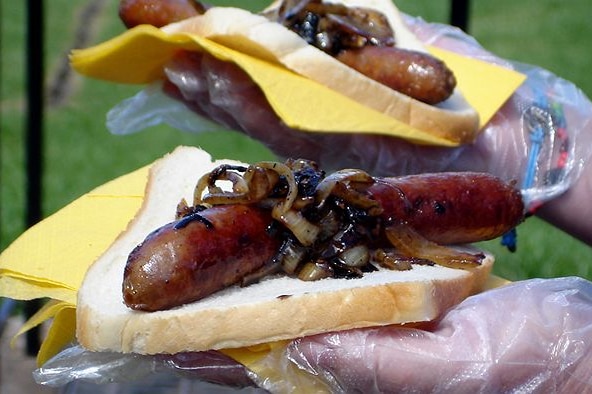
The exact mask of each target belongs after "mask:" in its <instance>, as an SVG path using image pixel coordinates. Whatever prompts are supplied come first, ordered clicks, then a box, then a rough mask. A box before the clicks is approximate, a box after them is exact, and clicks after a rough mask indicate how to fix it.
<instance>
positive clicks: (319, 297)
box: [76, 147, 493, 354]
mask: <svg viewBox="0 0 592 394" xmlns="http://www.w3.org/2000/svg"><path fill="white" fill-rule="evenodd" d="M224 162H226V163H233V164H237V163H236V162H232V161H224ZM221 163H222V161H217V162H212V160H211V157H210V155H209V154H207V153H206V152H204V151H202V150H200V149H198V148H190V147H179V148H177V149H176V150H175V151H174V152H172V153H170V154H168V155H167V156H165V157H164V158H162V159H160V160H158V161H157V162H156V163H155V164H154V165H153V166H152V167H151V169H150V175H149V179H148V182H147V187H146V194H145V199H144V203H143V206H142V208H141V209H140V211H139V212H138V214H137V215H136V217H135V218H134V219H133V220H132V221H131V222H130V224H129V226H128V228H127V230H126V231H124V232H123V233H122V234H121V235H120V236H119V237H118V238H117V239H116V241H115V242H114V243H113V244H112V246H111V247H110V248H109V249H108V250H106V251H105V253H104V254H103V255H102V256H100V257H99V259H98V260H97V261H96V262H95V263H94V264H93V265H92V266H91V267H90V268H89V270H88V272H87V274H86V276H85V278H84V281H83V283H82V285H81V288H80V290H79V293H78V304H77V327H76V329H77V338H78V341H79V342H80V344H81V345H82V346H83V347H85V348H87V349H89V350H93V351H115V352H126V353H127V352H133V353H140V354H157V353H178V352H182V351H201V350H209V349H225V348H237V347H244V346H250V345H256V344H260V343H266V342H272V341H277V340H285V339H292V338H297V337H301V336H306V335H312V334H317V333H323V332H329V331H337V330H345V329H351V328H358V327H368V326H382V325H388V324H404V323H412V322H422V321H429V320H433V319H435V318H437V317H438V316H440V315H441V314H442V313H443V312H444V311H445V310H447V309H448V308H450V307H452V306H454V305H456V304H457V303H459V302H460V301H462V300H463V299H464V298H466V297H467V296H469V295H470V294H473V293H475V292H478V291H480V290H481V289H482V288H483V286H484V284H485V282H486V281H487V278H488V276H489V273H490V270H491V267H492V264H493V256H491V255H486V258H485V260H484V262H483V264H482V265H481V266H479V267H478V268H476V269H472V270H468V271H465V270H456V269H450V268H444V267H440V266H432V267H430V266H414V267H413V269H411V270H409V271H391V270H379V271H376V272H372V273H367V274H365V275H364V277H363V278H360V279H323V280H319V281H314V282H305V281H301V280H298V279H293V278H289V277H271V278H269V279H266V280H263V281H262V282H260V283H256V284H253V285H250V286H247V287H243V288H240V287H231V288H228V289H226V290H223V291H221V292H219V293H216V294H214V295H212V296H210V297H207V298H205V299H203V300H201V301H198V302H194V303H191V304H187V305H184V306H181V307H177V308H174V309H170V310H166V311H159V312H140V311H133V310H131V309H129V308H127V307H126V306H125V305H124V303H123V297H122V280H123V270H124V266H125V263H126V259H127V256H128V254H129V252H130V251H131V250H132V249H133V248H134V247H135V246H136V245H137V244H139V243H140V242H141V241H142V240H143V239H144V238H145V237H146V235H147V234H148V233H150V232H151V231H153V230H154V229H156V228H157V227H160V226H161V225H163V224H165V223H168V222H170V221H172V220H173V219H174V215H175V208H176V205H177V203H178V202H179V201H180V200H181V199H182V198H186V199H188V201H191V199H192V194H193V188H194V187H195V184H196V182H197V180H198V178H199V177H200V176H201V175H202V174H204V173H206V172H208V171H210V170H212V169H213V168H214V167H215V166H217V165H219V164H221Z"/></svg>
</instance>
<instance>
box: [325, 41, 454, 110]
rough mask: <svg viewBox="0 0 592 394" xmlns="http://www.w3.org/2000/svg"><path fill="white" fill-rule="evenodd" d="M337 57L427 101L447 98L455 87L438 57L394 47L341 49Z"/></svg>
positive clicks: (362, 71)
mask: <svg viewBox="0 0 592 394" xmlns="http://www.w3.org/2000/svg"><path fill="white" fill-rule="evenodd" d="M336 58H337V60H339V61H340V62H342V63H344V64H346V65H348V66H349V67H351V68H353V69H354V70H356V71H358V72H360V73H362V74H364V75H365V76H367V77H368V78H370V79H373V80H375V81H377V82H379V83H381V84H383V85H385V86H388V87H389V88H391V89H393V90H396V91H398V92H400V93H403V94H405V95H407V96H409V97H413V98H414V99H416V100H419V101H422V102H424V103H426V104H438V103H440V102H442V101H444V100H446V99H447V98H448V97H450V95H451V94H452V92H453V90H454V88H455V87H456V78H455V77H454V74H453V73H452V71H450V69H449V68H448V67H446V65H445V64H444V62H442V61H441V60H439V59H437V58H435V57H433V56H431V55H429V54H426V53H422V52H418V51H411V50H407V49H402V48H397V47H377V46H365V47H363V48H360V49H350V50H345V51H342V52H340V53H339V54H338V55H337V56H336Z"/></svg>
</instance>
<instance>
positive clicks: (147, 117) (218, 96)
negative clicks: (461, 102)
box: [108, 17, 592, 204]
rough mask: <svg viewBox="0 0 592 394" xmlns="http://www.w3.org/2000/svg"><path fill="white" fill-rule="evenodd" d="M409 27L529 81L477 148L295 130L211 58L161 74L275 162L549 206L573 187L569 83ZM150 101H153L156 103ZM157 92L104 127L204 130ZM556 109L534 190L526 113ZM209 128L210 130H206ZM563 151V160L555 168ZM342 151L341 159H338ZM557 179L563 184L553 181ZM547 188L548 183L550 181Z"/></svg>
mask: <svg viewBox="0 0 592 394" xmlns="http://www.w3.org/2000/svg"><path fill="white" fill-rule="evenodd" d="M406 22H407V23H408V25H409V26H410V28H411V29H412V30H413V31H414V32H415V33H416V34H417V36H418V37H419V38H420V39H421V40H423V41H424V42H426V43H428V44H431V45H435V46H440V47H443V48H446V49H448V50H452V51H456V52H458V53H462V54H465V55H467V56H472V57H476V58H479V59H481V60H484V61H488V62H491V63H496V64H499V65H502V66H505V67H511V68H516V69H518V70H519V71H521V72H524V73H526V74H527V75H528V80H527V82H526V83H525V84H524V85H523V86H522V87H520V88H519V89H518V90H517V91H516V93H515V94H514V95H513V96H512V97H511V98H510V100H509V101H508V102H507V103H506V104H505V105H504V106H503V108H501V110H500V111H499V112H498V113H497V114H496V115H495V116H494V118H493V119H492V120H491V121H490V122H489V124H488V125H487V126H486V127H485V128H484V130H483V131H482V132H481V133H480V135H479V137H478V138H477V140H476V141H475V142H474V143H473V144H469V145H464V146H461V147H458V148H442V147H429V146H419V145H415V144H411V143H408V142H406V141H403V140H401V139H397V138H393V137H387V136H369V135H353V134H345V133H344V134H321V133H309V132H302V131H297V130H292V129H290V128H288V127H286V125H284V124H283V123H282V122H281V120H280V119H279V118H278V117H277V116H276V115H275V113H274V112H273V111H272V109H271V107H270V106H269V105H268V103H267V101H266V100H265V97H264V96H263V94H262V92H261V91H260V89H259V88H258V87H257V86H256V85H255V84H254V83H253V82H252V81H251V80H250V78H249V77H248V76H247V75H246V74H245V73H244V72H243V71H242V70H241V69H239V68H238V67H237V66H235V65H234V64H230V63H224V62H221V61H219V60H217V59H214V58H213V57H211V56H209V55H201V54H199V53H195V54H194V55H193V56H192V57H191V58H184V59H183V60H182V61H177V62H175V61H173V62H171V64H169V66H168V68H167V69H166V73H167V75H168V78H169V80H170V81H171V82H172V83H167V84H166V86H165V89H166V90H167V92H168V93H169V95H171V96H173V97H176V98H177V99H180V100H182V101H184V102H185V103H186V104H187V105H188V106H189V107H190V108H192V109H193V111H194V112H195V113H197V114H200V115H202V116H203V117H204V118H206V119H209V120H213V121H215V122H216V123H219V124H222V125H224V126H226V127H229V128H231V129H235V130H240V131H242V132H244V133H245V134H247V135H249V136H251V137H253V138H255V139H257V140H259V141H261V142H263V143H264V144H265V145H267V146H268V147H269V148H270V149H271V150H272V151H273V152H275V153H276V154H278V155H279V156H280V157H306V158H308V159H312V160H315V161H317V162H318V163H319V164H320V165H321V166H322V168H324V169H326V170H329V171H331V170H335V169H338V168H344V167H356V168H363V169H365V170H367V171H369V172H370V173H372V174H373V175H388V176H396V175H403V174H412V173H421V172H436V171H463V170H471V171H483V172H489V173H492V174H494V175H497V176H499V177H501V178H503V179H507V180H516V181H518V182H519V185H522V186H523V189H524V190H523V191H524V192H525V195H526V198H527V203H528V204H530V203H531V202H536V203H539V202H541V201H546V200H549V199H551V198H553V197H555V196H557V195H559V194H561V193H562V192H564V191H565V190H566V189H567V188H569V186H570V185H572V184H573V183H574V182H575V180H576V179H577V177H578V176H579V174H580V171H581V169H582V167H583V165H584V164H585V163H586V161H588V159H589V157H590V156H591V154H592V144H590V143H589V141H592V125H591V124H590V122H591V121H590V116H589V114H590V113H592V104H591V103H590V102H589V101H588V99H587V98H586V97H585V95H584V94H583V93H582V92H581V91H580V90H579V89H578V88H577V87H575V86H574V85H573V84H571V83H570V82H568V81H565V80H563V79H561V78H558V77H556V76H555V75H553V74H551V73H549V72H547V71H545V70H543V69H540V68H537V67H532V66H527V65H520V64H514V63H511V62H508V61H505V60H502V59H499V58H497V57H495V56H494V55H492V54H491V53H489V52H487V51H485V50H484V49H483V48H482V47H481V46H479V44H478V43H477V42H476V41H475V40H474V39H473V38H472V37H470V36H468V35H466V34H464V33H462V32H461V31H460V30H458V29H456V28H453V27H450V26H447V25H440V24H430V23H426V22H424V21H423V20H421V19H417V18H415V19H414V18H409V17H407V18H406ZM154 96H156V97H154ZM162 96H163V95H162V92H161V90H160V86H158V87H157V89H154V88H152V89H150V88H149V89H147V90H146V91H144V92H142V93H140V94H139V95H138V96H137V97H135V98H132V99H130V100H127V101H126V102H124V103H122V104H120V105H119V106H117V107H116V108H114V109H113V111H111V113H110V114H109V116H108V126H109V128H110V129H111V131H112V132H114V133H118V134H119V133H122V134H125V133H130V132H134V131H138V130H140V129H142V128H143V127H145V126H146V125H149V124H150V125H151V124H154V123H160V122H165V123H170V124H172V125H173V126H174V127H177V128H181V129H183V130H187V131H203V130H207V129H210V130H211V125H210V126H204V123H203V121H196V120H195V119H188V118H187V116H190V115H194V114H189V113H190V111H187V110H186V109H184V108H180V107H179V105H178V104H179V100H169V101H168V102H166V100H164V99H163V98H162ZM541 99H543V101H545V102H546V103H549V104H550V105H558V106H559V107H561V108H562V109H563V111H564V114H563V115H564V116H563V120H565V122H566V130H567V133H568V134H567V135H562V134H561V133H557V132H555V130H553V131H552V132H549V133H548V136H547V139H546V140H545V141H544V146H543V148H542V150H543V151H544V152H546V153H545V154H544V155H543V156H544V157H542V158H541V160H539V161H538V162H537V163H536V166H535V168H533V170H534V182H532V183H531V182H528V184H526V183H525V179H524V178H525V173H526V169H527V168H528V161H529V153H530V151H531V143H530V134H531V129H529V128H528V127H527V122H528V119H527V117H526V115H525V114H526V113H527V112H528V110H529V108H531V107H532V105H533V103H534V102H536V101H541ZM208 127H210V128H208ZM561 149H565V152H564V153H563V154H564V155H566V156H563V157H564V158H565V157H566V158H567V160H566V161H565V162H561V163H562V164H561V171H557V168H556V167H558V164H557V163H558V162H559V161H561V160H563V159H561V157H560V156H561V155H562V153H561V152H560V150H561ZM344 152H345V154H344ZM550 174H554V175H557V174H559V176H555V177H549V176H548V175H550ZM551 178H552V180H551V182H549V179H551Z"/></svg>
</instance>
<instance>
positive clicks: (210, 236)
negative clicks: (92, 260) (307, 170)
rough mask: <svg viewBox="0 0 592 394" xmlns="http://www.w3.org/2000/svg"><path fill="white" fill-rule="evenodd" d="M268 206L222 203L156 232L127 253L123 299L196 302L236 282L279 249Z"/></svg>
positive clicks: (167, 304)
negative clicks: (271, 232) (258, 206)
mask: <svg viewBox="0 0 592 394" xmlns="http://www.w3.org/2000/svg"><path fill="white" fill-rule="evenodd" d="M270 223H271V217H270V215H269V212H268V211H265V210H263V209H260V208H257V207H254V206H250V205H221V206H215V207H213V208H210V209H207V210H205V211H203V212H199V213H196V214H193V215H190V216H188V217H185V218H183V219H180V220H178V221H175V222H172V223H169V224H167V225H165V226H164V227H161V228H160V229H158V230H156V231H154V232H153V233H152V234H150V235H149V236H148V237H147V238H146V240H145V241H144V242H143V243H142V244H140V245H139V246H138V247H136V248H135V249H134V250H133V251H132V253H131V254H130V255H129V258H128V261H127V264H126V267H125V272H124V281H123V296H124V302H125V304H126V305H127V306H129V307H130V308H132V309H138V310H144V311H155V310H162V309H168V308H172V307H174V306H179V305H182V304H185V303H188V302H192V301H195V300H197V299H200V298H203V297H205V296H207V295H209V294H212V293H214V292H216V291H218V290H221V289H223V288H225V287H228V286H231V285H232V284H235V283H237V282H238V281H240V280H241V279H242V278H243V277H244V276H246V275H248V274H249V273H251V272H253V271H255V270H257V269H259V268H261V267H262V266H264V265H265V264H266V263H267V262H268V261H269V260H270V259H272V258H273V256H274V255H275V254H276V253H277V250H278V248H279V242H280V241H279V239H278V238H277V237H273V236H272V235H271V234H270V233H269V231H268V230H269V229H268V226H269V225H270Z"/></svg>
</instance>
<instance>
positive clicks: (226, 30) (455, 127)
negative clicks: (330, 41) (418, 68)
mask: <svg viewBox="0 0 592 394" xmlns="http://www.w3.org/2000/svg"><path fill="white" fill-rule="evenodd" d="M335 2H341V3H344V4H346V5H349V6H361V7H367V8H374V9H378V10H379V11H381V12H382V13H383V14H385V15H386V16H387V18H388V20H389V22H390V23H391V25H392V26H393V29H394V31H395V37H396V41H397V46H399V47H401V48H406V49H412V50H419V51H424V52H426V51H427V50H426V48H425V47H424V46H423V44H422V43H421V42H420V41H419V40H417V38H415V36H414V35H413V33H412V32H411V31H409V30H408V29H407V27H406V26H405V24H404V22H403V21H402V19H401V17H400V14H399V11H398V9H397V8H396V7H395V6H394V4H393V3H392V2H391V1H390V0H373V1H369V2H366V1H360V0H337V1H335ZM277 6H278V2H276V3H274V4H272V5H271V6H270V7H269V8H268V9H267V10H266V12H273V9H274V8H276V7H277ZM163 30H165V31H167V32H169V33H175V32H189V33H193V34H198V35H200V36H203V37H206V38H209V39H211V40H213V41H216V42H218V43H221V44H223V45H225V46H228V47H230V48H233V49H236V50H239V51H241V52H244V53H247V54H251V55H253V56H257V57H260V58H262V59H265V60H268V61H271V62H276V63H280V64H282V65H283V66H284V67H286V68H288V69H290V70H292V71H294V72H296V73H298V74H301V75H304V76H306V77H307V78H310V79H311V80H314V81H316V82H319V83H321V84H322V85H324V86H327V87H329V88H331V89H332V90H334V91H337V92H339V93H341V94H343V95H345V96H347V97H349V98H350V99H352V100H355V101H357V102H360V103H363V104H365V105H366V106H368V107H370V108H373V109H375V110H376V111H379V112H381V113H384V114H386V115H388V116H391V117H393V118H395V119H397V120H400V121H402V122H404V123H406V124H409V125H410V126H412V127H414V128H416V129H419V130H422V131H425V132H428V133H431V134H432V135H434V136H438V137H441V138H445V139H447V140H449V141H451V142H454V143H457V144H463V143H468V142H471V141H473V140H474V138H475V137H476V134H477V133H478V129H479V115H478V113H477V112H476V110H475V109H474V108H473V107H472V106H471V105H470V104H469V103H468V102H467V101H466V100H465V98H464V96H463V95H462V93H461V92H460V91H459V90H458V89H455V91H454V93H453V95H452V96H451V97H450V98H449V99H447V100H446V101H444V102H442V103H440V104H438V105H429V104H425V103H423V102H420V101H418V100H415V99H413V98H411V97H409V96H407V95H405V94H402V93H399V92H397V91H395V90H393V89H391V88H389V87H387V86H385V85H382V84H380V83H378V82H376V81H374V80H372V79H370V78H368V77H366V76H365V75H363V74H361V73H359V72H358V71H356V70H354V69H352V68H350V67H348V66H347V65H345V64H343V63H341V62H339V61H338V60H336V59H335V58H333V57H332V56H330V55H328V54H326V53H325V52H323V51H321V50H319V49H317V48H315V47H314V46H312V45H309V44H308V43H306V41H304V40H303V39H301V38H300V37H299V36H298V35H297V34H296V33H294V32H292V31H291V30H289V29H287V28H285V27H284V26H282V25H280V24H278V23H275V22H272V21H270V20H268V19H267V18H265V17H263V16H261V15H255V14H252V13H250V12H248V11H245V10H242V9H238V8H231V7H214V8H211V9H210V10H208V11H207V12H206V13H205V14H203V15H199V16H196V17H193V18H189V19H186V20H183V21H181V22H178V23H174V24H171V25H168V26H165V27H164V28H163Z"/></svg>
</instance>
